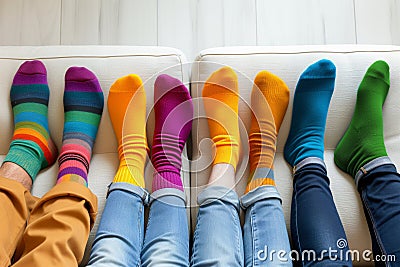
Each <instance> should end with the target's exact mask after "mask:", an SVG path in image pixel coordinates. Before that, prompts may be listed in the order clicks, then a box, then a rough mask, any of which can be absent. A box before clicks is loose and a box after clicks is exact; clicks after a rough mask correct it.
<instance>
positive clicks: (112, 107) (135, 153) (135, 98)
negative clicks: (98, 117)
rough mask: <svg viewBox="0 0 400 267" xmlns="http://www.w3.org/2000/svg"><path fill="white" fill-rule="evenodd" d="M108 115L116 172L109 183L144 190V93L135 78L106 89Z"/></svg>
mask: <svg viewBox="0 0 400 267" xmlns="http://www.w3.org/2000/svg"><path fill="white" fill-rule="evenodd" d="M108 112H109V114H110V118H111V122H112V125H113V128H114V133H115V135H116V137H117V140H118V156H119V160H120V164H119V168H118V171H117V173H116V175H115V177H114V180H113V182H125V183H131V184H133V185H136V186H140V187H144V186H145V183H144V165H145V163H146V155H147V150H148V147H147V141H146V93H145V91H144V88H143V85H142V80H141V79H140V77H139V76H138V75H135V74H130V75H128V76H124V77H122V78H119V79H118V80H116V81H115V82H114V84H113V85H112V86H111V88H110V93H109V95H108Z"/></svg>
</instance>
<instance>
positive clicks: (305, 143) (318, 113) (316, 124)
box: [284, 59, 336, 167]
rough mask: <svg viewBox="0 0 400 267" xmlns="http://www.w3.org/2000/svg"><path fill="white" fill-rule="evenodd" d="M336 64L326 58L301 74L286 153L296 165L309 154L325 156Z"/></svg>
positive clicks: (288, 159)
mask: <svg viewBox="0 0 400 267" xmlns="http://www.w3.org/2000/svg"><path fill="white" fill-rule="evenodd" d="M335 77H336V67H335V65H334V64H333V63H332V62H331V61H329V60H326V59H322V60H320V61H318V62H316V63H314V64H312V65H311V66H309V67H308V68H307V69H306V70H305V71H304V72H303V73H302V74H301V76H300V79H299V81H298V83H297V86H296V91H295V94H294V100H293V112H292V122H291V126H290V131H289V136H288V138H287V141H286V144H285V148H284V157H285V160H286V161H287V162H288V163H289V164H290V165H291V166H292V167H294V166H296V165H297V163H299V162H300V161H302V160H303V159H305V158H309V157H316V158H320V159H321V160H323V159H324V133H325V125H326V117H327V113H328V108H329V103H330V100H331V97H332V94H333V90H334V86H335Z"/></svg>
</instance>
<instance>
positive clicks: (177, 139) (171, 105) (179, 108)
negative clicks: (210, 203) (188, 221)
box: [151, 74, 193, 192]
mask: <svg viewBox="0 0 400 267" xmlns="http://www.w3.org/2000/svg"><path fill="white" fill-rule="evenodd" d="M154 112H155V118H156V123H155V127H154V137H153V148H152V151H151V152H152V153H151V162H152V163H153V165H154V168H155V172H154V175H153V184H152V185H153V192H154V191H157V190H160V189H163V188H175V189H179V190H181V191H183V185H182V179H181V173H180V171H181V165H182V159H181V154H182V150H183V147H184V146H185V142H186V139H187V138H188V136H189V133H190V130H191V129H192V119H193V103H192V99H191V97H190V95H189V92H188V90H187V88H186V87H185V86H184V85H183V84H182V83H181V82H180V81H179V80H178V79H175V78H173V77H171V76H168V75H166V74H163V75H160V76H158V77H157V79H156V81H155V83H154Z"/></svg>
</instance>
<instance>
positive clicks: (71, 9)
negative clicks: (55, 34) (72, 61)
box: [61, 0, 100, 45]
mask: <svg viewBox="0 0 400 267" xmlns="http://www.w3.org/2000/svg"><path fill="white" fill-rule="evenodd" d="M99 23H100V1H99V0H85V1H80V0H63V1H62V13H61V44H63V45H77V44H81V45H86V44H93V45H94V44H100V38H99V29H100V27H99Z"/></svg>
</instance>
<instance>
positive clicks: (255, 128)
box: [246, 71, 289, 193]
mask: <svg viewBox="0 0 400 267" xmlns="http://www.w3.org/2000/svg"><path fill="white" fill-rule="evenodd" d="M288 103H289V88H288V87H287V86H286V84H285V83H284V82H283V81H282V80H281V79H280V78H279V77H278V76H276V75H274V74H272V73H269V72H267V71H261V72H259V73H258V74H257V76H256V78H255V79H254V86H253V90H252V92H251V107H252V111H253V112H252V118H251V126H250V136H249V143H250V177H249V180H248V183H247V187H246V193H247V192H249V191H251V190H253V189H255V188H257V187H259V186H262V185H272V186H275V180H274V173H273V169H274V166H273V162H274V157H275V151H276V137H277V135H278V132H279V129H280V127H281V124H282V121H283V118H284V116H285V113H286V109H287V106H288Z"/></svg>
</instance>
